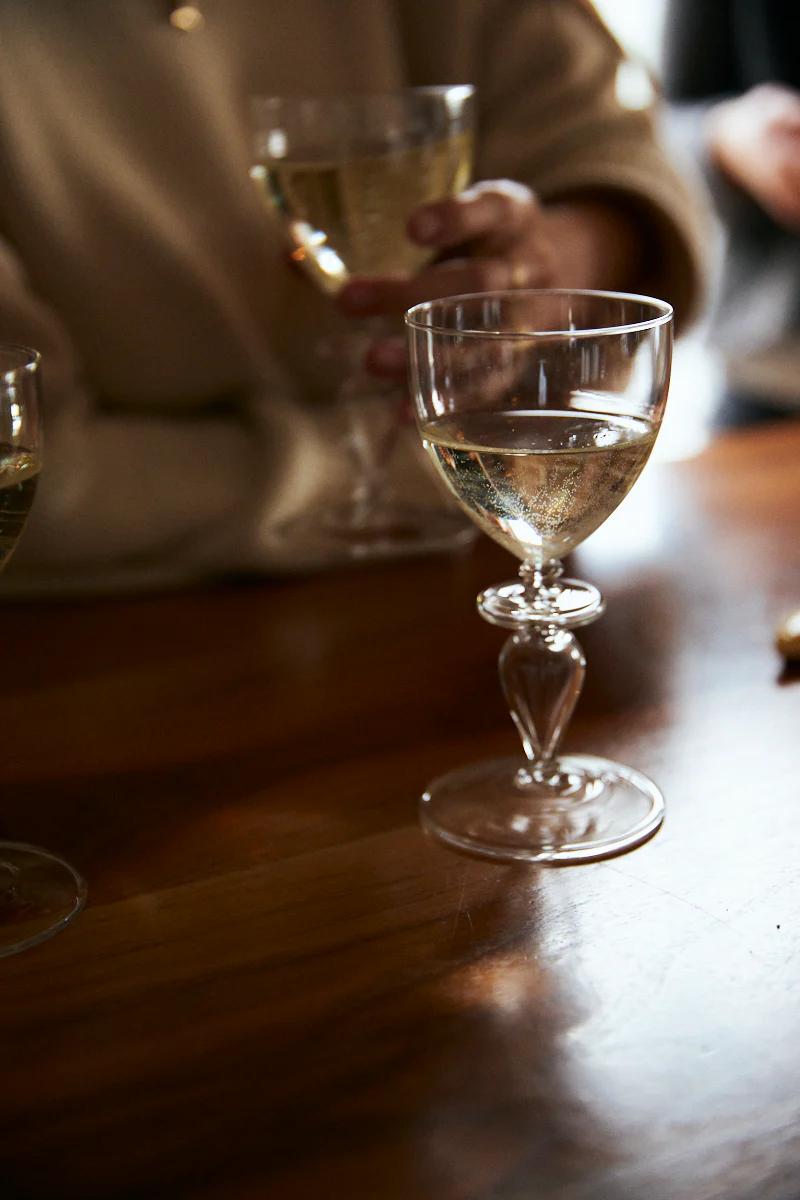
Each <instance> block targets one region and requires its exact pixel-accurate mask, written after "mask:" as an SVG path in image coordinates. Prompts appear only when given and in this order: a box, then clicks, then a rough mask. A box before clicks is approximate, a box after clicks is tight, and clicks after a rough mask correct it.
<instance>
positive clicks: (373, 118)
mask: <svg viewBox="0 0 800 1200" xmlns="http://www.w3.org/2000/svg"><path fill="white" fill-rule="evenodd" d="M473 94H474V89H473V88H472V87H471V86H469V85H457V86H449V87H447V86H445V87H422V88H407V89H404V90H401V91H397V92H390V93H386V94H380V95H338V96H328V97H309V96H305V97H303V96H272V97H258V98H256V99H255V100H254V101H253V102H252V115H253V128H254V153H255V158H256V162H255V164H254V166H253V167H252V170H251V175H252V177H253V179H254V180H255V182H256V183H257V185H258V186H259V189H260V190H261V192H262V195H263V196H264V199H265V200H266V202H267V206H268V208H269V211H270V212H271V213H272V214H273V216H277V218H278V219H279V220H280V221H281V223H282V225H283V227H284V229H285V231H286V233H287V234H288V237H289V240H290V243H291V245H292V247H293V252H292V257H293V259H294V260H295V261H296V262H297V263H298V264H299V266H300V267H301V269H302V270H304V271H305V272H306V274H307V275H308V277H309V278H310V279H311V280H312V281H313V283H314V284H315V285H316V286H317V287H318V288H319V289H320V290H321V291H323V292H324V293H326V294H328V295H331V296H333V295H335V294H336V293H337V292H338V291H339V290H340V288H341V287H342V286H343V285H344V284H345V283H347V282H348V280H350V279H351V278H352V277H353V276H358V275H384V274H396V275H406V276H407V275H411V274H413V273H414V272H415V271H417V270H419V269H420V267H422V266H424V264H425V263H426V262H427V261H428V259H429V258H430V256H431V252H430V250H427V249H425V248H424V247H421V246H417V245H415V244H414V243H413V242H412V241H410V239H409V238H408V235H407V232H406V223H407V221H408V218H409V216H410V214H411V212H412V211H413V210H414V209H415V208H417V207H418V206H419V205H421V204H427V203H431V202H432V201H435V200H440V199H443V198H444V197H447V196H451V195H455V194H457V193H458V192H460V191H462V190H463V189H464V187H465V186H466V185H467V183H468V182H469V177H470V172H471V168H472V152H473V132H472V124H473ZM391 332H399V329H396V327H395V326H394V325H393V324H392V323H387V322H385V321H383V320H382V319H377V320H372V321H365V322H361V323H360V325H359V326H356V325H354V332H353V333H352V334H351V335H349V336H345V337H343V338H338V339H332V340H331V339H327V340H324V342H323V345H322V346H321V348H320V353H323V354H325V355H326V356H328V357H330V356H331V355H333V356H335V357H336V359H337V361H338V367H339V371H340V374H341V376H342V382H341V385H340V388H339V394H338V397H337V400H338V405H339V408H340V411H341V413H342V415H343V417H344V423H345V426H346V436H345V444H346V449H347V455H348V460H349V480H350V495H349V497H348V498H347V500H346V501H345V502H344V503H343V504H341V503H340V504H334V505H331V504H327V503H325V504H323V505H322V506H321V507H320V509H319V511H315V512H311V513H308V514H303V515H301V516H300V517H298V518H295V519H294V520H292V521H290V522H289V523H288V524H287V526H285V527H284V528H283V530H282V531H281V536H282V538H283V539H284V540H285V541H286V542H287V544H290V545H292V546H294V547H296V549H297V551H298V553H300V554H301V555H302V553H303V550H304V548H305V549H306V550H307V552H308V554H309V556H310V557H318V558H322V559H325V558H326V557H330V558H332V559H337V558H348V557H349V558H373V557H378V558H381V557H393V556H396V555H398V554H408V553H416V552H419V551H421V550H437V549H442V550H446V549H452V548H454V547H456V546H458V545H463V544H465V543H467V542H469V541H470V540H471V539H472V536H473V530H472V528H471V526H470V525H469V523H468V522H465V521H464V519H463V517H462V516H461V514H460V513H459V512H458V511H457V510H455V509H448V508H446V507H444V506H442V507H438V508H436V507H433V506H428V507H423V506H415V505H413V504H412V503H410V501H409V500H408V499H406V500H404V501H403V502H402V503H400V502H399V501H397V500H392V499H391V498H390V497H389V496H388V495H387V492H386V483H387V467H388V464H389V461H390V459H391V457H392V454H393V451H394V449H395V445H396V442H397V438H398V435H399V431H400V428H401V422H402V413H403V409H404V407H405V401H406V392H405V390H404V389H401V388H398V387H397V386H396V385H395V384H392V383H388V382H383V381H380V380H377V379H374V378H371V377H370V376H368V375H367V374H366V372H365V371H364V369H363V358H364V354H365V352H366V349H367V347H368V345H369V341H370V339H371V338H373V337H375V336H379V335H380V336H385V335H386V334H387V333H391Z"/></svg>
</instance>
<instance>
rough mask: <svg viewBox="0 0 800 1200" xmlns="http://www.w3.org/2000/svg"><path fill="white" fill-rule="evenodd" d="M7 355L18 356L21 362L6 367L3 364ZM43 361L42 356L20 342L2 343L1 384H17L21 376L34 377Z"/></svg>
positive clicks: (0, 354)
mask: <svg viewBox="0 0 800 1200" xmlns="http://www.w3.org/2000/svg"><path fill="white" fill-rule="evenodd" d="M6 354H12V355H14V354H16V355H18V356H19V360H20V361H19V362H18V363H17V364H16V365H15V366H11V367H6V366H4V364H3V357H4V355H6ZM41 361H42V356H41V354H40V353H39V351H38V350H34V349H32V347H31V346H23V345H22V344H21V343H19V342H0V382H2V383H15V382H16V380H18V379H19V378H20V377H21V376H24V375H32V374H33V373H34V371H36V370H37V368H38V367H39V365H40V363H41Z"/></svg>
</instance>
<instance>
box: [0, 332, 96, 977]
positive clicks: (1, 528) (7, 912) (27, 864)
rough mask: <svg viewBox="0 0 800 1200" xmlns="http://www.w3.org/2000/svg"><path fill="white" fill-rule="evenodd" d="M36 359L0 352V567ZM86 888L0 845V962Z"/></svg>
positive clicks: (48, 861) (16, 522)
mask: <svg viewBox="0 0 800 1200" xmlns="http://www.w3.org/2000/svg"><path fill="white" fill-rule="evenodd" d="M38 386H39V355H38V354H37V353H36V351H35V350H27V349H25V348H23V347H21V346H3V345H0V567H3V566H4V565H5V564H6V562H7V561H8V559H9V556H10V555H11V553H12V551H13V550H14V547H15V546H16V544H17V540H18V538H19V535H20V534H21V532H22V529H23V526H24V524H25V521H26V518H27V516H28V512H29V511H30V507H31V504H32V503H33V497H34V493H35V491H36V480H37V476H38V474H39V442H40V428H39V404H38ZM85 898H86V886H85V884H84V882H83V880H82V879H81V877H80V876H79V875H78V873H77V872H76V871H75V870H73V868H72V867H71V866H69V864H68V863H65V862H63V861H62V859H60V858H57V857H56V856H55V855H54V854H50V853H49V851H47V850H40V849H39V848H38V847H36V846H28V845H24V844H21V843H16V842H4V841H0V958H4V957H5V956H6V955H9V954H16V953H17V951H19V950H25V949H27V948H28V947H29V946H35V945H36V944H37V942H43V941H44V940H45V938H49V937H52V936H53V934H55V933H58V932H59V930H60V929H63V928H64V926H65V925H67V924H69V922H70V921H71V920H72V918H73V917H74V916H75V915H76V914H77V913H78V912H80V910H81V908H82V907H83V904H84V900H85Z"/></svg>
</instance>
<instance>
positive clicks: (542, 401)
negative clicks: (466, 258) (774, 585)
mask: <svg viewBox="0 0 800 1200" xmlns="http://www.w3.org/2000/svg"><path fill="white" fill-rule="evenodd" d="M406 325H407V331H408V341H409V353H410V363H411V379H412V391H413V395H414V401H415V406H416V413H417V419H418V424H419V431H420V434H421V437H422V442H423V445H424V446H425V448H426V450H427V451H428V453H429V455H430V457H431V459H432V460H433V462H434V463H435V465H436V467H437V469H438V470H439V472H440V474H441V476H442V478H443V479H444V481H445V483H446V484H447V486H448V487H449V488H450V489H451V491H452V492H453V494H454V495H455V496H456V498H457V500H458V501H459V503H460V504H461V505H462V507H463V508H464V509H465V511H466V512H467V513H468V514H469V516H470V517H471V518H472V519H473V521H475V523H476V524H477V525H478V526H479V527H480V528H481V529H483V530H484V532H486V533H487V534H489V536H490V537H492V538H494V539H495V540H496V541H498V542H499V543H500V544H501V545H502V546H504V547H505V548H506V549H507V550H510V551H511V553H512V554H514V555H515V556H516V557H517V558H519V559H520V560H521V566H520V568H519V578H518V579H517V580H514V581H512V582H509V583H505V584H500V585H498V586H497V587H493V588H489V589H487V590H486V591H485V592H482V593H481V595H480V596H479V597H478V608H479V611H480V613H481V616H483V617H484V619H485V620H487V621H490V622H491V623H492V624H495V625H499V626H502V627H504V628H506V629H509V630H511V636H510V637H509V639H508V641H507V642H506V644H505V646H504V648H503V650H502V653H501V655H500V677H501V681H502V685H503V690H504V692H505V696H506V700H507V701H508V704H509V707H510V709H511V716H512V718H513V720H514V723H515V725H516V727H517V730H518V732H519V734H520V736H521V739H522V747H523V752H524V758H522V759H513V758H509V759H496V760H490V761H487V762H479V763H475V764H472V765H470V766H467V767H463V768H460V769H458V770H455V771H451V772H450V773H448V774H447V775H444V776H442V777H441V778H439V779H437V780H435V781H434V782H433V783H432V784H431V785H430V786H429V787H428V789H427V791H426V792H425V794H424V795H423V797H422V801H421V814H422V818H423V822H424V824H425V825H426V827H427V828H429V829H430V830H431V831H432V832H433V833H434V834H435V835H437V836H438V837H439V838H441V839H442V840H443V841H445V842H447V843H448V844H450V845H452V846H455V847H458V848H461V849H464V850H469V851H472V852H473V853H477V854H482V855H485V856H487V857H490V858H495V859H500V860H514V859H519V860H524V861H530V862H558V863H570V862H581V861H586V860H589V859H597V858H605V857H608V856H610V855H613V854H618V853H620V852H621V851H623V850H626V849H629V848H630V847H632V846H635V845H638V844H639V843H640V842H642V841H644V840H645V839H646V838H648V837H649V836H650V835H651V834H653V833H654V832H655V831H656V829H657V828H658V826H659V825H660V824H661V821H662V819H663V814H664V801H663V798H662V796H661V793H660V792H659V790H658V788H657V787H656V786H655V784H654V783H652V781H651V780H649V779H648V778H647V777H646V776H645V775H642V774H641V772H639V771H637V770H634V769H633V768H632V767H627V766H623V765H621V764H620V763H616V762H611V761H610V760H608V759H605V758H599V757H596V756H594V755H588V754H569V755H562V754H559V745H560V743H561V739H562V737H563V734H564V732H565V730H566V727H567V724H568V722H569V719H570V717H571V715H572V711H573V709H574V707H575V704H576V701H577V699H578V696H579V694H580V691H581V687H582V684H583V677H584V672H585V665H586V664H585V659H584V657H583V653H582V651H581V649H580V646H579V645H578V642H577V640H576V638H575V636H574V634H573V633H572V629H573V628H575V627H577V626H579V625H585V624H588V622H590V621H593V620H595V618H597V617H598V616H600V614H601V613H602V611H603V601H602V597H601V596H600V593H599V592H598V590H597V589H596V588H595V587H593V586H592V585H591V584H587V583H583V582H580V581H577V580H569V579H564V578H563V577H562V567H561V563H560V559H561V558H562V557H563V556H564V555H566V554H568V553H570V551H572V550H574V549H575V548H576V546H578V545H580V543H581V542H582V541H583V540H584V539H585V538H587V537H588V536H589V535H590V534H591V533H593V532H594V530H595V529H597V528H598V527H599V526H600V525H601V524H602V523H603V521H605V520H606V518H607V517H608V516H609V515H610V514H611V513H612V512H613V511H614V509H615V508H616V507H617V505H618V504H619V503H620V501H621V500H622V499H623V498H624V497H625V496H626V495H627V493H628V491H629V490H630V489H631V487H632V486H633V484H634V483H635V482H636V479H637V478H638V476H639V474H640V472H641V470H642V468H643V467H644V465H645V463H646V462H647V459H648V456H649V454H650V451H651V450H652V448H653V443H654V441H655V438H656V434H657V432H658V429H659V426H660V423H661V418H662V415H663V412H664V406H665V403H666V397H667V389H668V386H669V371H670V361H671V351H672V309H671V308H670V306H669V305H668V304H665V303H664V302H663V301H660V300H654V299H650V298H649V297H641V296H630V295H624V294H620V293H613V292H590V291H562V290H550V291H527V292H525V291H518V292H498V293H493V294H492V293H489V294H486V295H476V296H454V297H451V298H449V299H446V300H436V301H431V302H430V303H427V304H420V305H417V306H416V307H415V308H412V309H411V310H410V311H409V313H408V314H407V315H406Z"/></svg>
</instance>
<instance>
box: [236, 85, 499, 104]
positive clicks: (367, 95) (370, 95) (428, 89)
mask: <svg viewBox="0 0 800 1200" xmlns="http://www.w3.org/2000/svg"><path fill="white" fill-rule="evenodd" d="M475 91H476V88H475V84H474V83H435V84H421V85H420V86H418V87H399V88H383V89H382V90H380V91H377V92H334V93H332V94H331V95H323V94H321V93H319V92H317V93H314V92H284V93H282V94H275V93H269V94H267V93H263V94H259V93H256V94H254V95H252V96H251V97H250V103H251V104H259V105H260V104H286V103H292V104H308V103H313V104H338V103H342V102H347V103H351V102H352V101H355V100H357V101H358V102H359V103H366V102H369V101H372V100H390V99H395V98H397V97H400V96H446V95H447V94H448V93H449V92H463V93H464V95H465V96H473V95H474V94H475Z"/></svg>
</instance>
